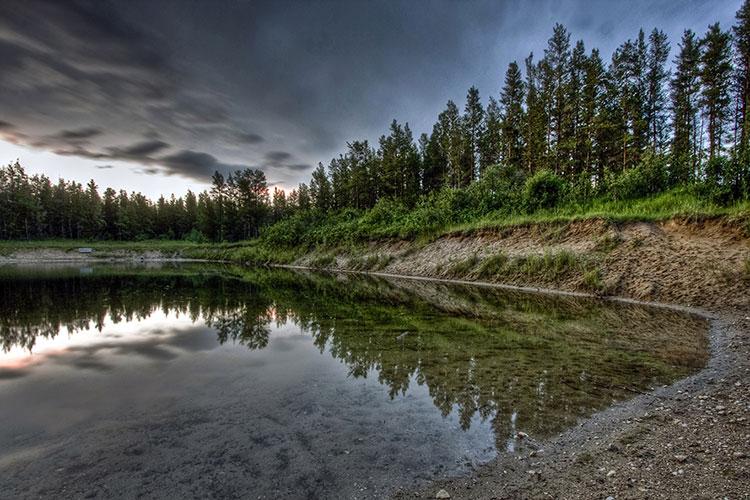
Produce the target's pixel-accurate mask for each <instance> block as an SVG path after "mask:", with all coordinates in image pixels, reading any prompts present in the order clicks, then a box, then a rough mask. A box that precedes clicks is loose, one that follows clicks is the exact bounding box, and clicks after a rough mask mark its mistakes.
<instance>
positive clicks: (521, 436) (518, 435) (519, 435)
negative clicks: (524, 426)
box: [516, 431, 529, 439]
mask: <svg viewBox="0 0 750 500" xmlns="http://www.w3.org/2000/svg"><path fill="white" fill-rule="evenodd" d="M516 437H517V438H518V439H524V438H527V437H529V435H528V434H526V433H525V432H520V431H519V432H517V433H516Z"/></svg>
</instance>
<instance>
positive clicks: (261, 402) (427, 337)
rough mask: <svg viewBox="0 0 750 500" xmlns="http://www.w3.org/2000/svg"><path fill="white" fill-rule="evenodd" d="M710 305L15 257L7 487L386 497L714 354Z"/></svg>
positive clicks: (486, 457)
mask: <svg viewBox="0 0 750 500" xmlns="http://www.w3.org/2000/svg"><path fill="white" fill-rule="evenodd" d="M706 327H707V325H706V322H705V320H703V319H701V318H698V317H695V316H691V315H688V314H684V313H678V312H674V311H668V310H661V309H654V308H648V307H643V306H637V305H618V304H613V303H608V302H603V301H598V300H594V299H582V298H572V297H550V296H537V295H533V294H527V293H520V292H510V291H507V290H499V289H492V288H487V287H475V286H470V285H450V284H446V283H428V282H423V281H421V282H417V281H411V280H408V279H403V280H400V279H385V278H373V277H365V276H354V275H327V274H315V273H307V272H297V271H291V270H265V269H248V268H242V267H235V266H221V265H209V264H175V263H172V264H163V265H151V266H148V267H142V266H138V265H135V264H133V265H114V264H102V265H88V266H86V267H80V266H75V265H56V266H41V265H34V266H10V265H9V266H2V267H0V346H2V350H0V421H2V422H3V425H2V427H0V477H2V483H3V485H2V488H1V489H0V497H2V498H31V497H35V498H36V497H39V496H42V497H66V498H77V497H88V498H93V497H138V496H140V497H159V498H163V497H175V498H177V497H179V498H191V497H200V498H206V497H221V498H232V497H243V498H248V497H249V498H279V497H289V498H381V497H383V496H387V495H388V494H389V493H392V492H393V491H395V489H397V488H410V487H416V486H419V485H424V484H426V483H428V482H431V481H435V480H439V479H443V478H446V477H451V476H457V475H461V474H466V473H468V472H469V471H471V470H472V469H473V468H475V467H477V466H478V465H481V464H483V463H486V462H488V461H490V460H492V459H493V458H494V457H496V456H497V455H498V454H506V453H514V452H515V451H516V446H517V440H518V439H519V437H518V436H519V434H518V433H519V432H522V433H524V434H527V435H528V436H529V438H530V439H533V440H538V441H542V440H544V439H546V438H549V437H551V436H554V435H556V434H557V433H559V432H561V431H562V430H565V429H566V428H569V427H571V426H573V425H575V424H576V423H577V422H578V421H580V419H582V418H585V417H587V416H590V415H591V414H593V413H595V412H597V411H599V410H602V409H604V408H606V407H608V406H609V405H611V404H612V403H613V402H615V401H622V400H625V399H628V398H630V397H633V395H635V394H638V393H642V392H646V391H648V390H650V389H651V388H653V387H655V386H658V385H663V384H667V383H670V382H673V381H675V380H677V379H680V378H683V377H685V376H687V375H689V374H691V373H694V372H696V371H698V370H700V368H701V367H702V366H704V364H705V362H706V360H707V357H708V354H707V353H708V349H707V339H706Z"/></svg>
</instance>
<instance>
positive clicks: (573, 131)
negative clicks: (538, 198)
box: [565, 40, 588, 178]
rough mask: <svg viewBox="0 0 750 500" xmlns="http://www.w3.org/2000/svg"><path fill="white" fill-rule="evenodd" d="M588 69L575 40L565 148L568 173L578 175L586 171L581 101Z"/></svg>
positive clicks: (579, 44)
mask: <svg viewBox="0 0 750 500" xmlns="http://www.w3.org/2000/svg"><path fill="white" fill-rule="evenodd" d="M587 70H588V58H587V57H586V47H585V46H584V43H583V40H579V41H578V42H576V45H575V47H574V48H573V52H572V54H571V58H570V84H569V85H568V103H569V108H570V113H569V114H570V137H569V138H568V141H567V144H566V145H565V149H566V150H567V151H569V152H570V157H571V158H570V174H571V175H572V176H574V177H576V178H577V177H578V176H579V175H580V174H581V173H582V172H585V171H586V159H587V149H586V146H587V144H586V139H587V137H586V128H585V118H586V117H585V114H584V111H585V107H584V103H583V99H584V90H585V85H586V74H587Z"/></svg>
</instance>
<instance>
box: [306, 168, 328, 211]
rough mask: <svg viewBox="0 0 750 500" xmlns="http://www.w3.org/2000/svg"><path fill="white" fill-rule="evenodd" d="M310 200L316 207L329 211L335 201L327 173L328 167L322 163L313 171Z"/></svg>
mask: <svg viewBox="0 0 750 500" xmlns="http://www.w3.org/2000/svg"><path fill="white" fill-rule="evenodd" d="M310 202H311V204H312V206H314V207H315V208H316V209H318V210H320V211H322V212H327V211H328V210H330V209H331V206H332V203H333V194H332V193H331V183H330V181H329V180H328V176H327V175H326V169H325V167H323V164H322V163H318V168H316V169H315V170H314V171H313V173H312V179H311V180H310Z"/></svg>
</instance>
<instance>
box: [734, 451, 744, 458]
mask: <svg viewBox="0 0 750 500" xmlns="http://www.w3.org/2000/svg"><path fill="white" fill-rule="evenodd" d="M732 456H733V457H734V458H745V457H746V456H747V455H746V454H745V453H744V452H741V451H735V452H734V453H732Z"/></svg>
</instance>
